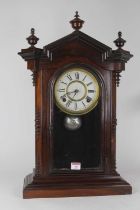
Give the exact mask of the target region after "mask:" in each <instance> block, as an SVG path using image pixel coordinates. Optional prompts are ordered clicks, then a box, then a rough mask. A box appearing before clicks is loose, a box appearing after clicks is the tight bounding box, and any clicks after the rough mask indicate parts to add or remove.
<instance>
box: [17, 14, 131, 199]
mask: <svg viewBox="0 0 140 210" xmlns="http://www.w3.org/2000/svg"><path fill="white" fill-rule="evenodd" d="M70 23H71V25H72V27H73V29H74V32H72V33H71V34H69V35H67V36H65V37H63V38H61V39H59V40H57V41H55V42H53V43H51V44H48V45H46V46H45V47H43V49H39V48H36V47H35V44H37V41H38V38H37V37H36V36H35V34H34V29H31V35H30V36H29V37H28V38H27V40H28V43H29V44H30V45H31V46H30V47H29V48H27V49H22V50H21V52H19V55H20V56H21V57H22V58H23V59H24V60H25V61H27V68H28V69H30V70H31V71H32V75H33V85H34V86H35V169H34V170H33V173H32V174H29V175H27V176H26V177H25V180H24V188H23V197H24V198H39V197H64V196H93V195H117V194H130V193H132V188H131V186H130V185H129V183H127V182H126V181H125V180H124V179H122V178H121V177H120V175H119V174H118V173H117V172H116V124H117V119H116V86H118V85H119V80H120V73H121V72H122V71H123V70H125V63H126V62H127V61H128V60H129V59H130V58H131V57H132V55H131V54H130V52H128V51H125V50H123V49H122V47H123V46H124V43H125V40H124V39H122V34H121V32H119V33H118V38H117V39H116V40H115V41H114V42H115V44H116V46H117V49H116V50H112V49H111V48H110V47H108V46H106V45H105V44H102V43H101V42H99V41H97V40H95V39H94V38H92V37H90V36H88V35H86V34H85V33H83V32H81V31H80V28H81V27H82V25H83V23H84V21H83V20H81V19H80V18H79V15H78V12H76V15H75V18H74V19H73V20H72V21H70ZM77 67H78V68H83V69H85V70H87V71H90V72H91V73H93V74H94V75H95V76H96V78H97V80H98V83H99V85H100V98H99V101H98V104H97V106H96V107H95V108H94V109H92V110H91V111H90V112H88V113H87V114H84V115H81V120H82V126H81V127H80V128H79V129H77V130H75V131H71V130H68V129H66V128H65V126H64V123H63V122H64V119H65V117H66V113H64V112H63V111H62V110H60V109H59V108H58V107H57V105H56V103H55V98H54V84H55V82H56V80H57V78H58V76H59V75H60V74H61V73H62V72H64V71H66V70H67V69H69V68H77ZM74 162H78V163H79V162H80V164H81V166H80V168H79V169H78V170H74V169H73V168H72V167H71V163H74ZM75 164H76V163H75Z"/></svg>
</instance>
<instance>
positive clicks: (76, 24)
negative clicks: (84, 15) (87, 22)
mask: <svg viewBox="0 0 140 210" xmlns="http://www.w3.org/2000/svg"><path fill="white" fill-rule="evenodd" d="M74 17H75V18H74V19H73V20H71V21H70V24H71V25H72V28H73V29H75V30H79V29H81V28H82V26H83V24H84V21H83V20H81V19H80V18H79V14H78V11H76V12H75V16H74Z"/></svg>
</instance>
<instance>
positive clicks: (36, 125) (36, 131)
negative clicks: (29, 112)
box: [35, 112, 41, 138]
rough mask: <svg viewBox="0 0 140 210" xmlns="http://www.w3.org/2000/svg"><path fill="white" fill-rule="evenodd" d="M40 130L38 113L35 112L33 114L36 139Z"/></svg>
mask: <svg viewBox="0 0 140 210" xmlns="http://www.w3.org/2000/svg"><path fill="white" fill-rule="evenodd" d="M40 128H41V118H40V112H36V113H35V134H36V138H37V137H38V136H39V135H40Z"/></svg>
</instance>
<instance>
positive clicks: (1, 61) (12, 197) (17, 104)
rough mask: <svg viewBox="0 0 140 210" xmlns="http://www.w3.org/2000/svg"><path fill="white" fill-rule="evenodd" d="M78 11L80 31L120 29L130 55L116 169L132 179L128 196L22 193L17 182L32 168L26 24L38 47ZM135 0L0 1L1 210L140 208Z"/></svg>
mask: <svg viewBox="0 0 140 210" xmlns="http://www.w3.org/2000/svg"><path fill="white" fill-rule="evenodd" d="M76 10H78V11H79V14H80V16H81V18H82V19H84V20H85V21H86V22H85V24H84V27H83V29H82V31H83V32H85V33H87V34H89V35H90V36H92V37H94V38H96V39H98V40H99V41H101V42H103V43H105V44H107V45H109V46H110V47H112V48H113V49H115V46H114V44H113V40H115V39H116V38H117V32H118V31H119V30H122V32H123V38H124V39H126V40H127V43H126V45H125V47H124V49H126V50H130V51H131V53H132V54H134V57H133V58H132V59H131V60H130V61H129V62H128V64H127V65H126V71H125V72H123V74H122V78H121V84H120V87H119V88H118V104H117V118H118V126H117V168H118V171H119V172H120V174H121V175H122V176H123V177H124V178H125V179H126V180H127V181H129V182H130V183H131V184H132V186H133V194H132V195H125V196H106V197H83V198H59V199H58V198H57V199H56V198H55V199H52V198H50V199H31V200H23V199H22V184H23V178H24V176H25V175H26V174H28V173H30V172H32V168H33V167H34V88H33V86H32V81H31V76H30V74H31V73H30V71H29V70H27V69H26V62H25V61H24V60H23V59H21V57H20V56H18V55H17V52H19V51H20V50H21V48H27V47H28V45H27V42H26V40H25V38H26V37H27V36H29V33H30V28H31V27H34V28H35V29H36V35H37V36H38V37H39V38H40V41H39V42H38V45H37V46H38V47H40V48H42V47H43V46H44V45H46V44H48V43H50V42H53V41H54V40H56V39H59V38H61V37H63V36H65V35H67V34H69V33H71V32H72V28H71V26H70V24H69V20H71V19H73V15H74V12H75V11H76ZM139 21H140V1H139V0H133V1H131V0H117V1H116V0H106V1H104V0H86V1H84V0H39V1H37V0H24V1H21V0H12V1H10V0H0V28H1V30H0V94H1V95H0V125H1V126H0V209H3V210H9V209H10V210H11V209H14V210H16V209H18V210H19V209H20V210H22V209H23V210H29V209H34V210H38V209H40V210H44V209H45V210H46V209H49V210H51V209H52V210H58V209H60V210H63V209H67V210H71V209H73V210H77V209H79V210H85V209H86V208H88V210H90V209H95V210H102V209H104V210H112V209H114V210H126V209H127V210H130V209H131V210H137V209H139V208H140V202H139V199H140V180H139V175H140V62H139V54H140V52H139V51H140V41H139V40H140V26H139Z"/></svg>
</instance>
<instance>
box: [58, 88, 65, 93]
mask: <svg viewBox="0 0 140 210" xmlns="http://www.w3.org/2000/svg"><path fill="white" fill-rule="evenodd" d="M57 91H58V92H65V89H64V88H61V89H59V90H57Z"/></svg>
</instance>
